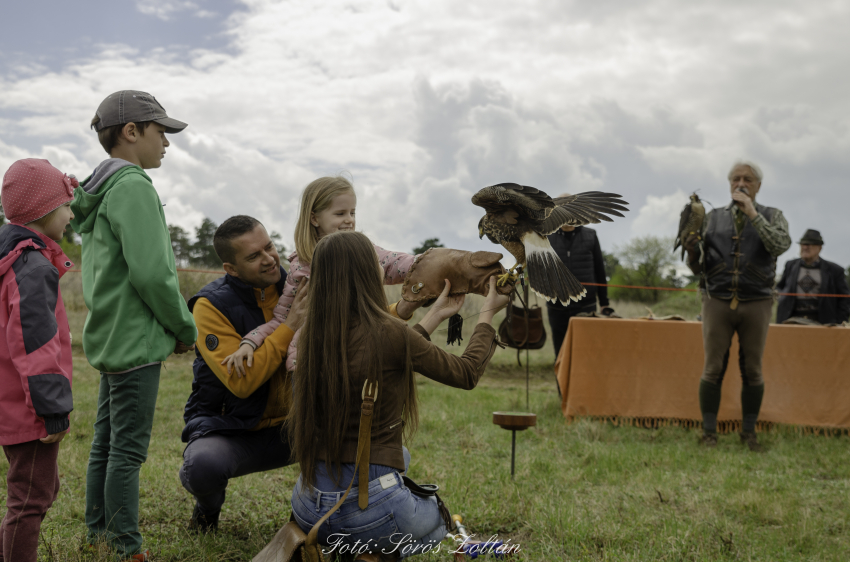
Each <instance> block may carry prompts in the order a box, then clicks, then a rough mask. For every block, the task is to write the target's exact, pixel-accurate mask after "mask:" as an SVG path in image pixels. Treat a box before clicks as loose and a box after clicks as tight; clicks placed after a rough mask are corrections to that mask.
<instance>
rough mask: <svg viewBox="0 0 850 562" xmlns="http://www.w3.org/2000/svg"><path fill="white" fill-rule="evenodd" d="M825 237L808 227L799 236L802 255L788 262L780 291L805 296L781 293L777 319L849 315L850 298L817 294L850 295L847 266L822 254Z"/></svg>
mask: <svg viewBox="0 0 850 562" xmlns="http://www.w3.org/2000/svg"><path fill="white" fill-rule="evenodd" d="M822 247H823V238H822V237H821V234H820V232H818V231H817V230H812V229H809V230H807V231H806V233H805V234H804V235H803V238H802V239H801V240H800V258H799V259H796V260H789V261H788V262H786V263H785V271H784V272H783V273H782V279H780V280H779V285H778V287H779V292H780V293H797V294H803V295H806V296H796V297H787V296H783V297H779V308H778V309H777V310H776V322H777V323H779V324H781V323H783V322H785V321H786V320H788V319H789V318H792V317H793V318H807V319H809V320H814V321H815V322H819V323H821V324H841V323H842V322H846V321H847V320H848V318H850V298H840V297H818V295H850V289H848V287H847V279H845V277H844V269H842V267H841V266H840V265H838V264H835V263H832V262H831V261H826V260H823V259H821V258H820V251H821V248H822Z"/></svg>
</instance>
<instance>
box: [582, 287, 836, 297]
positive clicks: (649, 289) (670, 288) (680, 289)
mask: <svg viewBox="0 0 850 562" xmlns="http://www.w3.org/2000/svg"><path fill="white" fill-rule="evenodd" d="M582 285H587V286H590V287H617V288H618V289H645V290H647V291H684V292H686V293H696V292H698V291H699V289H682V288H679V287H644V286H641V285H612V284H608V283H582ZM778 294H779V295H780V296H783V297H823V298H839V299H847V298H850V295H809V294H806V293H778Z"/></svg>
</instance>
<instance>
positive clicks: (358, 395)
mask: <svg viewBox="0 0 850 562" xmlns="http://www.w3.org/2000/svg"><path fill="white" fill-rule="evenodd" d="M382 277H383V273H382V270H381V269H380V267H379V264H378V257H377V254H376V253H375V250H374V247H373V245H372V243H371V242H370V241H369V239H368V238H367V237H366V236H364V235H363V234H360V233H356V232H338V233H334V234H329V235H328V236H325V237H324V238H322V240H321V241H320V242H319V243H318V245H317V246H316V249H315V253H314V254H313V260H312V275H311V280H310V285H311V287H310V303H309V312H308V314H307V320H306V322H305V324H304V326H303V328H302V332H301V342H300V345H299V360H298V363H297V366H296V371H295V376H294V379H293V380H294V383H293V399H292V409H291V412H290V421H289V425H288V427H289V432H290V441H291V443H292V447H293V453H294V454H295V457H296V458H297V459H298V460H299V462H300V465H301V476H300V477H299V479H298V482H297V484H296V486H295V489H294V490H293V495H292V511H293V514H294V515H295V519H296V520H297V521H298V524H299V525H300V526H301V528H302V529H304V530H305V531H309V530H310V529H311V528H312V527H313V525H315V524H316V523H317V522H318V521H319V519H321V518H322V517H323V516H324V515H325V514H326V513H327V512H328V511H330V510H331V508H332V507H333V506H334V505H335V504H336V503H337V501H338V500H339V499H340V498H341V497H342V495H343V493H344V491H345V490H346V488H347V487H348V484H349V482H351V481H352V478H353V479H354V482H353V487H352V490H351V492H350V494H349V496H348V498H347V499H346V501H345V502H344V503H343V504H342V506H341V507H340V508H339V510H338V511H336V512H334V513H333V514H332V515H331V517H330V518H329V519H328V520H327V522H325V523H324V524H323V525H322V526H321V527H320V529H319V541H320V542H321V543H324V544H329V545H331V546H332V547H334V548H337V547H339V551H343V550H345V548H344V546H345V545H347V546H348V547H349V548H350V547H351V545H354V544H355V542H356V541H359V544H360V545H366V547H365V548H363V547H361V548H360V549H358V550H357V552H358V553H359V552H365V551H368V552H371V553H372V554H366V553H364V554H359V555H358V556H359V558H358V559H361V560H378V555H380V556H381V557H382V558H384V559H389V560H394V559H396V558H398V557H405V556H409V555H411V554H417V553H421V552H423V551H427V549H428V546H427V545H433V544H434V543H436V542H439V541H441V540H442V539H443V538H444V537H445V534H446V526H445V524H444V521H443V519H442V518H441V516H440V512H439V509H438V504H437V500H436V498H434V497H433V496H432V497H428V498H422V497H419V496H416V495H413V494H412V493H411V491H410V490H409V489H408V488H407V487H406V486H405V485H404V483H403V480H402V478H401V473H403V472H404V471H406V469H407V466H408V465H409V462H410V454H409V453H408V452H407V449H406V448H404V447H403V446H402V441H403V437H407V438H408V439H409V438H410V436H412V434H413V433H414V432H415V430H416V426H417V422H418V413H419V409H418V408H419V405H418V401H417V396H416V381H415V379H414V372H418V373H420V374H422V375H424V376H426V377H428V378H430V379H433V380H435V381H437V382H441V383H443V384H446V385H449V386H452V387H456V388H462V389H467V390H469V389H472V388H474V387H475V385H476V384H477V383H478V380H479V378H480V377H481V376H482V375H483V373H484V369H485V367H486V366H487V363H488V362H489V361H490V358H491V357H492V356H493V352H494V351H495V347H496V332H495V330H494V329H493V328H492V326H490V322H492V319H493V315H494V314H495V313H496V312H497V311H498V310H499V309H501V308H503V307H504V306H506V305H507V302H508V297H506V296H504V295H501V294H499V293H498V292H497V291H496V290H495V278H492V279H491V280H490V290H489V294H488V296H487V297H486V299H485V301H484V304H483V306H482V309H481V314H480V315H479V320H478V324H477V326H476V327H475V330H474V332H473V334H472V336H471V338H470V340H469V344H468V345H467V347H466V350H465V351H464V353H463V355H462V356H460V357H458V356H455V355H452V354H450V353H447V352H445V351H443V350H442V349H440V348H438V347H437V346H435V345H433V344H431V342H430V338H429V336H430V334H431V333H432V332H433V331H434V330H435V329H436V328H437V326H439V325H440V323H441V322H442V321H443V320H445V319H447V318H449V317H450V316H452V315H453V314H455V313H456V312H457V311H458V310H459V309H460V306H461V305H462V304H463V300H464V297H463V295H461V296H459V297H449V296H448V293H449V289H450V287H449V285H448V281H447V283H446V288H445V289H444V290H443V294H442V295H440V297H439V298H438V299H437V301H436V302H435V303H434V304H433V305H432V306H431V308H430V310H429V311H428V313H427V314H426V315H425V317H424V318H423V319H422V320H421V321H420V322H419V324H417V325H416V326H414V327H413V328H409V327H408V326H407V325H406V324H404V323H403V322H401V321H400V320H398V319H397V318H394V317H392V316H391V315H390V314H389V313H388V312H387V299H386V296H385V294H384V287H383V283H382ZM369 378H372V379H374V380H375V381H376V383H377V396H376V399H375V407H374V413H373V415H372V416H371V418H372V422H371V439H370V440H369V448H368V473H369V477H368V479H369V481H368V484H365V485H366V486H368V506H367V507H365V509H361V508H360V507H359V505H358V495H359V494H358V492H359V488H358V487H359V484H360V482H359V477H357V476H355V472H356V467H355V461H356V457H357V449H358V437H359V429H360V418H361V404H362V403H363V395H364V389H365V383H366V381H367V379H369ZM364 470H365V469H364Z"/></svg>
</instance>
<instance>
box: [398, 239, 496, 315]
mask: <svg viewBox="0 0 850 562" xmlns="http://www.w3.org/2000/svg"><path fill="white" fill-rule="evenodd" d="M500 259H502V254H500V253H498V252H467V251H465V250H452V249H450V248H430V249H429V250H426V251H425V253H424V254H421V255H419V256H417V257H416V261H414V262H413V265H412V266H410V271H408V272H407V276H406V277H405V278H404V284H403V285H402V286H401V297H402V298H403V299H404V300H406V301H407V302H423V301H425V302H427V301H432V300H434V299H436V298H437V297H438V296H440V293H442V292H443V287H445V279H448V280H449V282H450V283H451V284H452V288H451V290H450V291H449V295H452V296H455V295H465V294H467V293H474V294H476V295H486V294H487V290H488V286H489V282H490V277H491V276H493V275H496V276H498V275H502V274H503V273H505V271H506V270H505V268H504V267H502V264H500V263H499V260H500ZM511 289H512V286H511V285H504V286H502V287H499V289H498V290H499V292H500V293H502V294H505V295H506V294H508V293H509V292H510V291H511Z"/></svg>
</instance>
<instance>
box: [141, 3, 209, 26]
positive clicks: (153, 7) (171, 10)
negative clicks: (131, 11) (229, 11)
mask: <svg viewBox="0 0 850 562" xmlns="http://www.w3.org/2000/svg"><path fill="white" fill-rule="evenodd" d="M136 9H137V10H138V11H139V12H141V13H143V14H145V15H147V16H154V17H157V18H159V19H161V20H162V21H168V20H170V19H171V18H172V17H173V16H174V15H175V14H177V13H180V12H185V11H189V10H191V11H193V12H194V14H193V15H194V16H195V17H199V18H209V17H213V16H215V15H216V14H215V12H212V11H210V10H204V9H202V8H201V7H200V6H199V5H198V3H197V2H191V1H190V0H136Z"/></svg>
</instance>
